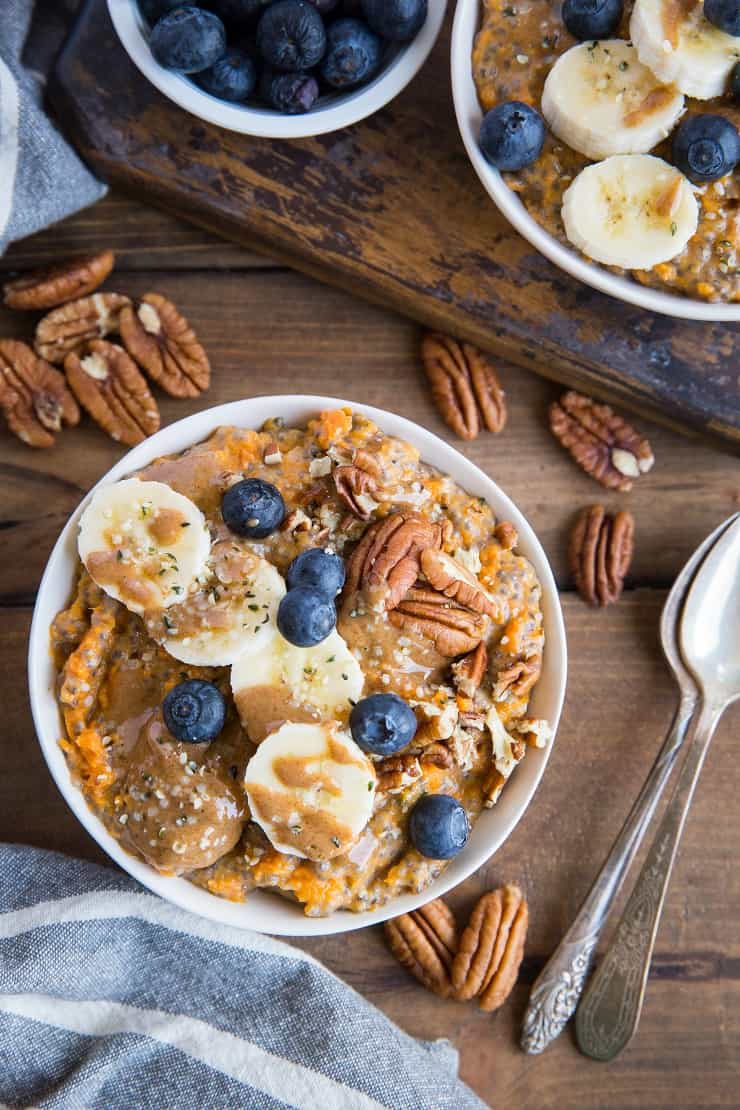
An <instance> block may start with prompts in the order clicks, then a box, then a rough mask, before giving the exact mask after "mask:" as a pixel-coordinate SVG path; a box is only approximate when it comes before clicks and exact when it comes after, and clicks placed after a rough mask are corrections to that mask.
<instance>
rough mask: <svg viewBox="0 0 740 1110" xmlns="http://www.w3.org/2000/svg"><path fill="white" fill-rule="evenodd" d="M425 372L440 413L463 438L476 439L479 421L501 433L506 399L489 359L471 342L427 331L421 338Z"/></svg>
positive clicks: (479, 426) (490, 429) (504, 419)
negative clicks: (462, 341) (463, 341)
mask: <svg viewBox="0 0 740 1110" xmlns="http://www.w3.org/2000/svg"><path fill="white" fill-rule="evenodd" d="M421 358H422V363H423V365H424V372H425V374H426V376H427V380H428V381H429V384H430V385H431V387H432V397H433V398H434V403H435V404H436V406H437V409H438V411H439V414H440V416H441V417H442V419H443V420H444V422H445V423H446V424H448V425H449V427H450V428H452V430H453V432H456V433H457V435H459V436H461V437H462V439H475V438H476V436H477V435H478V433H479V432H480V430H481V424H482V425H483V427H484V428H487V429H488V431H489V432H500V431H501V430H502V429H503V427H504V425H505V424H506V400H505V396H504V391H503V389H502V388H501V383H500V382H499V380H498V378H497V377H496V372H495V371H494V369H493V367H492V366H491V364H490V362H489V361H488V359H487V358H486V357H485V355H483V354H482V353H481V352H480V351H479V350H478V349H477V348H476V347H473V346H472V345H471V344H470V343H461V342H459V341H458V340H457V339H452V338H451V337H450V336H448V335H440V334H438V333H436V332H429V333H427V334H426V335H425V336H424V338H423V339H422V341H421Z"/></svg>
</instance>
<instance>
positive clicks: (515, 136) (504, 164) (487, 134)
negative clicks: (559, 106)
mask: <svg viewBox="0 0 740 1110" xmlns="http://www.w3.org/2000/svg"><path fill="white" fill-rule="evenodd" d="M544 141H545V124H544V120H543V119H542V116H541V115H540V114H539V112H538V111H536V110H535V109H534V108H530V106H529V105H528V104H522V102H521V101H519V100H507V101H505V102H504V103H503V104H499V105H498V106H497V107H496V108H492V109H491V111H490V112H486V114H485V116H484V117H483V122H482V123H481V127H480V140H479V142H480V148H481V150H482V151H483V155H484V157H485V158H486V160H487V161H488V162H490V163H491V165H492V166H495V167H496V168H497V169H499V170H520V169H522V167H523V166H529V165H530V164H531V163H532V162H535V161H536V160H537V159H538V158H539V156H540V151H541V150H542V144H543V143H544Z"/></svg>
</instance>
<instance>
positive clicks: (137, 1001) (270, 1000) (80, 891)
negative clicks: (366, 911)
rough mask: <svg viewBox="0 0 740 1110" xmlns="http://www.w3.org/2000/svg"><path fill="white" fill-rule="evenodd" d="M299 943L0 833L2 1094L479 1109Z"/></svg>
mask: <svg viewBox="0 0 740 1110" xmlns="http://www.w3.org/2000/svg"><path fill="white" fill-rule="evenodd" d="M457 1062H458V1059H457V1052H456V1051H455V1049H454V1048H453V1047H452V1046H451V1045H450V1044H449V1042H447V1041H435V1042H432V1043H428V1042H421V1041H417V1040H414V1039H413V1038H412V1037H409V1036H407V1034H405V1033H403V1032H402V1031H401V1030H400V1029H399V1028H398V1027H397V1026H395V1025H394V1024H393V1023H392V1022H391V1021H389V1020H388V1018H386V1017H384V1016H383V1014H381V1013H380V1011H379V1010H377V1009H375V1007H374V1006H371V1005H370V1004H369V1003H368V1002H366V1001H365V1000H364V999H363V998H361V997H360V995H358V994H357V993H356V992H355V991H353V990H352V989H351V988H350V987H348V986H347V985H346V984H345V983H343V982H341V980H339V979H337V978H336V976H334V975H333V974H332V973H331V972H329V971H328V970H327V969H326V968H325V967H323V966H322V965H321V964H320V963H319V962H318V961H317V960H315V959H313V957H311V956H308V955H306V953H305V952H301V951H300V950H298V949H296V948H292V947H291V946H290V945H287V944H284V943H282V942H280V941H276V940H273V939H271V938H270V937H266V936H261V935H258V934H256V933H252V932H247V931H245V930H241V929H234V928H231V927H229V926H226V925H217V924H213V923H211V922H209V921H205V920H204V919H202V918H200V917H196V916H194V915H192V914H189V913H186V912H185V911H184V910H179V909H177V908H175V907H174V906H171V905H170V904H169V903H167V902H164V901H162V900H161V899H159V898H157V897H155V896H154V895H151V894H148V893H146V892H145V891H144V890H143V888H142V887H140V886H139V885H138V884H137V883H135V882H134V881H133V880H132V879H129V878H128V877H127V876H124V875H123V874H121V873H120V872H115V871H112V870H109V869H108V868H104V867H98V866H97V865H95V864H91V863H83V862H82V861H80V860H73V859H69V858H67V857H66V856H62V855H59V854H58V853H56V852H46V851H41V850H39V849H36V848H27V847H21V846H18V845H9V844H5V845H0V1100H2V1101H3V1102H4V1104H6V1105H8V1106H11V1107H30V1106H33V1107H64V1108H65V1110H68V1108H69V1110H77V1108H79V1110H82V1108H84V1110H88V1108H89V1110H95V1108H101V1110H102V1108H105V1110H217V1108H220V1107H229V1108H230V1107H234V1108H235V1110H236V1108H240V1110H242V1108H249V1110H253V1108H254V1110H278V1108H281V1110H284V1108H285V1107H301V1108H302V1110H371V1108H372V1110H377V1108H378V1107H388V1108H392V1110H481V1108H482V1107H483V1103H482V1102H480V1101H479V1099H478V1098H477V1097H476V1096H475V1095H474V1094H473V1093H472V1092H471V1091H470V1090H469V1088H467V1087H466V1086H465V1085H464V1084H463V1083H461V1082H460V1081H459V1080H458V1079H457Z"/></svg>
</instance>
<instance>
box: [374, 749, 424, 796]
mask: <svg viewBox="0 0 740 1110" xmlns="http://www.w3.org/2000/svg"><path fill="white" fill-rule="evenodd" d="M377 773H378V793H380V794H397V793H398V792H399V791H400V790H405V789H406V787H407V786H411V784H412V783H413V782H416V780H417V779H419V778H421V767H420V765H419V760H418V758H417V757H416V756H415V755H412V754H410V753H408V752H404V753H403V754H402V755H392V756H389V757H388V759H383V760H382V761H381V762H380V763H379V764H378V766H377Z"/></svg>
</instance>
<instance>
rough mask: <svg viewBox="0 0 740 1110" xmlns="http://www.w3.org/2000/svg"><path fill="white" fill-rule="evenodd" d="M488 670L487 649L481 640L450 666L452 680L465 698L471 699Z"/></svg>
mask: <svg viewBox="0 0 740 1110" xmlns="http://www.w3.org/2000/svg"><path fill="white" fill-rule="evenodd" d="M487 669H488V648H487V647H486V645H485V642H484V641H483V640H481V642H480V643H479V644H478V646H477V647H476V648H473V650H472V651H470V652H468V654H467V655H464V656H463V658H462V659H458V661H457V662H456V663H453V664H452V680H453V682H454V683H455V686H456V687H457V689H458V690H459V691H460V693H461V694H464V695H465V697H466V698H472V697H473V695H474V694H475V692H476V690H478V689H480V685H481V683H482V682H483V678H484V676H485V673H486V670H487Z"/></svg>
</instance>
